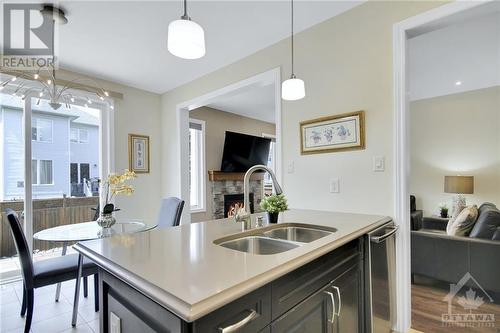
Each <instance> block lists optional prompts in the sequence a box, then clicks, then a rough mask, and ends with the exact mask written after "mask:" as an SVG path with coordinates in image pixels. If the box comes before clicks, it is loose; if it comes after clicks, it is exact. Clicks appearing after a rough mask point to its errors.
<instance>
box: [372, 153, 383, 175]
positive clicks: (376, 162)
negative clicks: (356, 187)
mask: <svg viewBox="0 0 500 333" xmlns="http://www.w3.org/2000/svg"><path fill="white" fill-rule="evenodd" d="M373 171H375V172H384V171H385V157H384V156H375V157H373Z"/></svg>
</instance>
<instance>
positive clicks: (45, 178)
mask: <svg viewBox="0 0 500 333" xmlns="http://www.w3.org/2000/svg"><path fill="white" fill-rule="evenodd" d="M31 182H32V183H33V185H52V184H53V182H54V181H53V171H52V161H51V160H32V161H31Z"/></svg>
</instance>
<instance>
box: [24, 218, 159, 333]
mask: <svg viewBox="0 0 500 333" xmlns="http://www.w3.org/2000/svg"><path fill="white" fill-rule="evenodd" d="M155 227H156V225H149V224H146V223H144V222H142V221H140V220H120V219H117V222H116V223H115V224H114V225H113V226H112V227H111V228H101V227H100V226H99V225H98V224H97V223H96V222H95V221H91V222H83V223H75V224H66V225H61V226H57V227H53V228H48V229H44V230H41V231H39V232H37V233H35V234H34V235H33V238H34V239H36V240H41V241H48V242H57V243H61V245H62V251H61V255H63V256H64V255H66V252H67V249H68V244H69V243H73V242H81V241H87V240H93V239H99V238H106V237H111V236H113V235H120V234H132V233H136V232H142V231H147V230H151V229H153V228H155ZM82 262H83V257H82V255H79V260H78V266H79V267H78V278H77V282H76V289H75V300H74V302H73V320H72V324H73V326H75V324H76V314H77V312H78V297H79V291H80V279H81V269H82V267H81V266H82ZM60 294H61V283H58V284H57V287H56V296H55V298H56V302H58V301H59V296H60Z"/></svg>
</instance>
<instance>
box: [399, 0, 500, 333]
mask: <svg viewBox="0 0 500 333" xmlns="http://www.w3.org/2000/svg"><path fill="white" fill-rule="evenodd" d="M498 7H499V6H498V2H458V1H457V2H454V3H451V4H447V5H443V6H441V7H439V8H436V9H434V10H431V11H428V12H426V13H423V14H420V15H417V16H415V17H411V18H409V19H407V20H405V21H402V22H400V23H398V24H396V25H395V26H394V107H395V122H394V155H395V212H394V216H395V220H396V222H397V223H398V224H399V226H400V229H401V232H400V234H399V236H398V239H397V254H398V255H397V279H396V280H397V291H398V293H397V294H398V300H397V305H398V321H397V325H396V327H395V329H396V330H397V331H407V330H408V329H409V328H410V325H411V316H412V294H411V290H412V289H411V286H412V283H411V282H412V281H411V273H412V262H411V259H412V257H411V251H412V240H413V235H412V230H411V223H410V221H411V214H410V209H411V207H410V206H411V205H410V200H409V198H410V194H411V184H410V180H411V178H410V177H411V174H412V173H411V172H412V171H413V170H414V169H415V167H414V166H412V161H411V147H412V145H411V143H412V139H413V140H415V137H414V135H412V134H411V119H412V118H411V114H410V99H411V95H412V93H413V94H414V95H415V94H416V91H415V90H414V91H413V92H412V91H411V84H410V82H411V80H412V77H411V75H412V73H413V72H412V71H411V70H410V59H409V56H410V53H409V45H410V39H411V38H415V37H416V36H419V35H422V34H425V33H429V32H432V31H436V30H439V29H443V27H445V26H448V25H453V24H456V23H457V22H460V21H463V20H464V18H465V17H469V18H473V17H476V18H477V17H480V16H482V15H484V14H485V13H488V12H491V11H496V10H498V9H499V8H498ZM454 58H455V57H454V56H452V57H450V61H452V60H453V59H454ZM461 81H462V79H460V78H457V79H455V80H454V81H452V82H451V86H452V88H453V89H456V88H457V87H460V86H461V85H462V83H463V82H461ZM422 96H423V95H422ZM423 135H425V134H424V133H423ZM412 169H413V170H412ZM417 205H418V201H417ZM435 254H436V253H434V254H433V255H431V256H430V257H431V258H430V259H431V260H432V259H435V257H436V256H435ZM454 283H455V284H456V283H459V279H457V280H456V281H455V282H454ZM448 288H449V284H448ZM448 291H449V290H448ZM444 296H446V292H445V295H444ZM444 296H443V297H444ZM440 301H442V300H440ZM446 314H447V311H444V314H443V315H446ZM439 317H440V318H438V320H441V313H439ZM443 318H444V317H443ZM427 320H429V319H428V318H427ZM424 330H425V329H424Z"/></svg>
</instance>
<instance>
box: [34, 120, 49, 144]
mask: <svg viewBox="0 0 500 333" xmlns="http://www.w3.org/2000/svg"><path fill="white" fill-rule="evenodd" d="M31 140H33V141H38V142H49V143H50V142H52V120H50V119H44V118H33V120H32V123H31Z"/></svg>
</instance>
